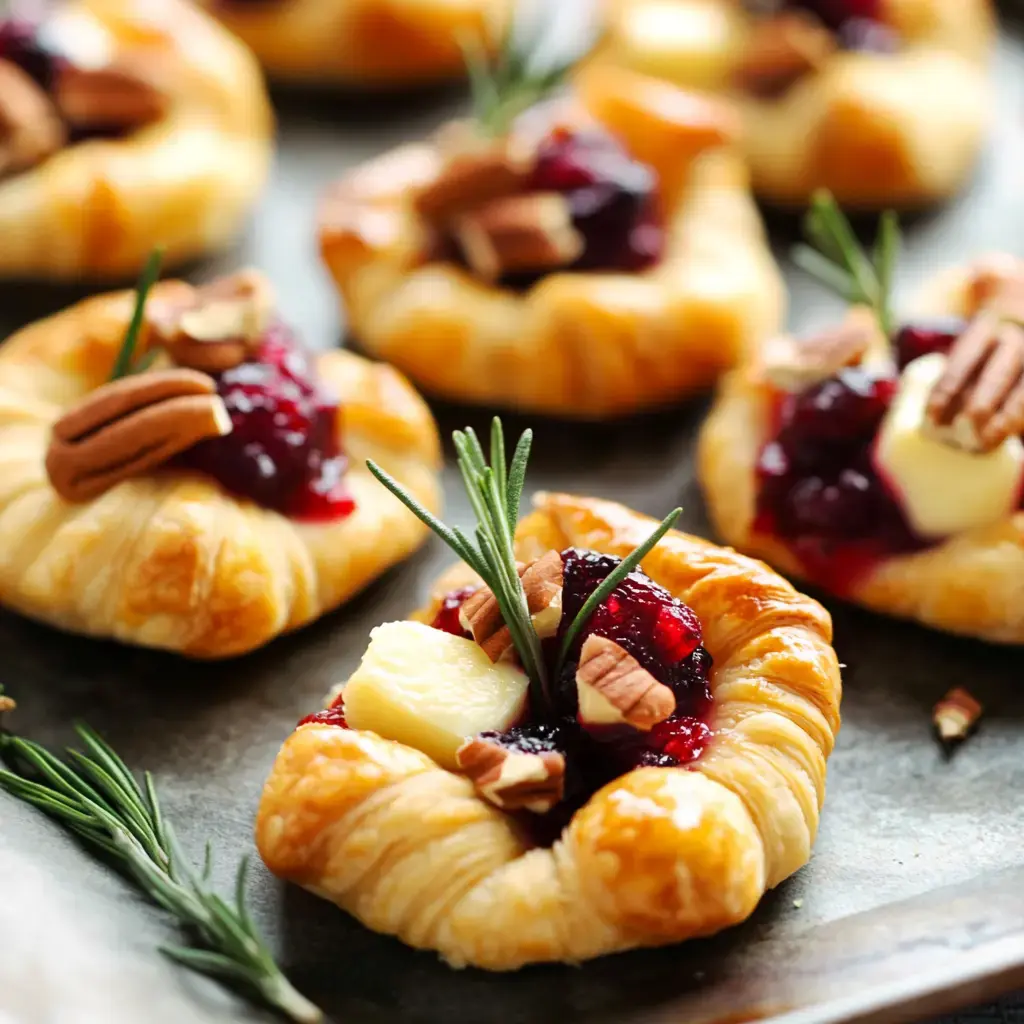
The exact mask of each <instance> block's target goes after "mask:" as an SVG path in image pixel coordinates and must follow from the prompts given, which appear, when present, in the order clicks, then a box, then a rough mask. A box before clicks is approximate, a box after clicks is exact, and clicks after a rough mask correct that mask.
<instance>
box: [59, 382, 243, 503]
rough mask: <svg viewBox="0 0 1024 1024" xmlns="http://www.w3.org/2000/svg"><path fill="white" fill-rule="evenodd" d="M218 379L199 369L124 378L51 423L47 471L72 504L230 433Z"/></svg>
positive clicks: (98, 390)
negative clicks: (208, 439)
mask: <svg viewBox="0 0 1024 1024" xmlns="http://www.w3.org/2000/svg"><path fill="white" fill-rule="evenodd" d="M216 390H217V388H216V384H215V383H214V381H213V378H211V377H208V376H206V374H203V373H196V372H195V371H194V370H161V371H157V372H154V373H143V374H139V375H138V376H133V377H122V378H121V379H120V380H116V381H113V382H112V383H110V384H104V385H103V386H102V387H99V388H97V389H96V390H95V391H92V392H90V393H89V394H88V395H86V396H85V398H83V399H82V401H81V402H79V404H78V405H76V406H74V407H73V408H71V409H70V410H69V411H68V412H66V413H65V414H64V415H63V416H62V417H61V418H60V419H59V420H58V421H57V422H56V423H55V424H54V426H53V434H52V437H51V438H50V446H49V449H48V451H47V453H46V472H47V473H48V474H49V477H50V483H51V484H52V485H53V489H54V490H55V491H56V492H57V493H58V494H59V495H60V496H61V497H62V498H65V499H66V500H68V501H75V502H77V501H89V500H91V499H92V498H95V497H98V496H99V495H100V494H103V493H104V492H105V491H107V490H109V489H110V488H111V487H114V486H115V485H116V484H119V483H121V482H122V481H124V480H129V479H131V478H132V477H135V476H139V475H140V474H142V473H145V472H147V471H149V470H151V469H155V468H156V467H157V466H160V465H162V464H163V463H165V462H167V461H168V460H169V459H171V458H172V457H173V456H175V455H178V454H180V453H181V452H183V451H185V450H187V449H188V448H191V447H192V446H193V445H194V444H197V443H198V442H200V441H202V440H205V439H206V438H209V437H222V436H223V435H225V434H229V433H230V432H231V417H230V416H229V415H228V411H227V409H226V408H225V407H224V403H223V402H222V401H221V399H220V398H219V397H218V396H217V394H216Z"/></svg>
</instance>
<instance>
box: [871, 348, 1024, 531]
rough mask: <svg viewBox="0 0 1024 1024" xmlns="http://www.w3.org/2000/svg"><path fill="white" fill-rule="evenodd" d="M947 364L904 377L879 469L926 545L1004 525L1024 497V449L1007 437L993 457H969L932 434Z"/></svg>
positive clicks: (885, 428)
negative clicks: (931, 401) (933, 399)
mask: <svg viewBox="0 0 1024 1024" xmlns="http://www.w3.org/2000/svg"><path fill="white" fill-rule="evenodd" d="M945 365H946V357H945V356H944V355H941V354H939V353H934V354H932V355H927V356H922V357H921V358H920V359H915V360H914V361H913V362H912V363H910V365H909V366H907V367H906V369H905V370H904V371H903V375H902V377H901V379H900V389H899V393H898V394H897V395H896V397H895V398H894V399H893V402H892V405H891V406H890V407H889V411H888V412H887V413H886V416H885V419H884V420H883V421H882V427H881V429H880V431H879V434H878V440H877V442H876V444H875V453H874V460H875V467H876V469H877V470H878V472H879V473H880V474H881V476H882V477H883V478H884V479H885V480H886V482H887V483H888V484H889V486H890V488H891V489H892V490H893V491H894V492H895V494H896V495H897V496H898V497H899V499H900V502H901V504H902V506H903V510H904V512H905V513H906V516H907V519H908V521H909V522H910V525H911V526H912V527H913V528H914V530H915V531H916V532H917V533H918V534H920V535H921V536H922V537H924V538H928V539H935V538H939V537H948V536H950V535H951V534H955V533H963V532H964V531H966V530H973V529H976V528H978V527H982V526H987V525H989V524H991V523H995V522H998V521H999V520H1000V519H1003V518H1005V517H1006V516H1007V515H1009V514H1010V513H1011V512H1012V511H1013V510H1014V509H1015V508H1016V507H1017V503H1018V501H1019V498H1020V493H1021V484H1022V481H1024V444H1022V443H1021V440H1020V438H1019V437H1009V438H1007V439H1006V440H1005V441H1004V442H1003V443H1002V444H1001V445H1000V446H999V447H998V448H996V449H994V450H993V451H991V452H986V453H975V452H968V451H964V450H963V449H961V448H957V447H953V446H952V445H949V444H945V443H944V442H943V441H941V440H938V439H937V438H936V437H935V436H933V435H931V434H929V433H928V427H927V424H926V413H925V408H926V406H927V404H928V396H929V395H930V393H931V390H932V388H933V387H934V385H935V383H936V381H938V379H939V377H941V376H942V372H943V370H944V368H945Z"/></svg>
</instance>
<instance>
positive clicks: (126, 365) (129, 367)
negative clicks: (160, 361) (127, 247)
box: [110, 248, 164, 381]
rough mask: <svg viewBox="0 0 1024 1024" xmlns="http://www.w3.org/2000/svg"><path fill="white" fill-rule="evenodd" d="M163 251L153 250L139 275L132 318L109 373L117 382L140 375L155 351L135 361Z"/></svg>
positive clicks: (154, 354)
mask: <svg viewBox="0 0 1024 1024" xmlns="http://www.w3.org/2000/svg"><path fill="white" fill-rule="evenodd" d="M163 258H164V251H163V249H161V248H157V249H154V250H153V251H152V252H151V253H150V254H149V259H148V260H146V265H145V267H143V268H142V273H141V274H140V275H139V283H138V284H137V285H136V286H135V307H134V309H133V310H132V318H131V320H129V322H128V329H127V330H126V331H125V332H124V340H123V341H122V342H121V348H120V350H119V351H118V353H117V358H116V359H115V360H114V366H113V369H112V370H111V371H110V379H111V380H112V381H114V380H118V379H119V378H121V377H128V376H131V375H132V374H133V373H142V371H143V370H146V369H148V367H149V366H150V364H151V363H152V362H153V359H154V358H155V357H156V354H157V353H156V351H155V350H154V351H152V352H148V353H147V354H146V355H144V356H142V357H140V358H138V359H136V358H135V349H136V347H137V345H138V341H139V335H140V334H141V333H142V319H143V316H144V314H145V312H146V300H147V299H148V298H149V293H150V290H151V289H152V287H153V285H154V284H156V282H157V279H158V278H159V277H160V264H161V263H162V262H163Z"/></svg>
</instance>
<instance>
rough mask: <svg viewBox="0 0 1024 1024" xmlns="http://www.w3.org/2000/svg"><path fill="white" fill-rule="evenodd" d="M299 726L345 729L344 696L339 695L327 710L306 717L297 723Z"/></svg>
mask: <svg viewBox="0 0 1024 1024" xmlns="http://www.w3.org/2000/svg"><path fill="white" fill-rule="evenodd" d="M299 725H336V726H338V727H339V728H340V729H347V728H348V722H346V721H345V696H344V694H339V695H338V697H337V698H336V699H335V701H334V703H333V704H331V706H330V707H329V708H324V709H323V711H317V712H316V713H314V714H312V715H306V717H305V718H303V719H302V721H300V722H299ZM296 728H298V726H296Z"/></svg>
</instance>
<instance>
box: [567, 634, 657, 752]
mask: <svg viewBox="0 0 1024 1024" xmlns="http://www.w3.org/2000/svg"><path fill="white" fill-rule="evenodd" d="M576 693H577V695H578V697H579V719H580V722H581V723H582V724H583V725H623V724H625V725H631V726H632V727H633V728H634V729H639V730H641V731H642V732H647V731H648V730H650V729H651V728H652V727H653V726H655V725H657V724H658V723H659V722H664V721H665V719H666V718H668V717H669V716H670V715H671V714H672V712H673V711H675V709H676V698H675V694H673V693H672V691H671V690H670V689H669V688H668V687H667V686H665V684H664V683H659V682H658V680H657V679H655V678H654V676H652V675H651V673H650V672H648V671H647V669H645V668H644V667H643V666H642V665H641V664H640V662H638V661H637V660H636V658H634V657H633V656H632V655H631V654H629V653H628V652H627V651H626V650H624V649H623V648H622V647H620V646H619V645H618V644H617V643H615V641H614V640H609V639H607V638H606V637H603V636H596V635H594V634H591V635H590V636H588V637H587V639H586V641H585V642H584V644H583V649H582V650H581V651H580V662H579V665H578V666H577V668H576Z"/></svg>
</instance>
